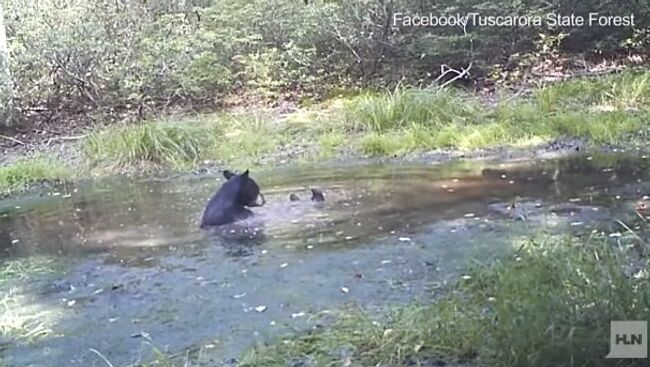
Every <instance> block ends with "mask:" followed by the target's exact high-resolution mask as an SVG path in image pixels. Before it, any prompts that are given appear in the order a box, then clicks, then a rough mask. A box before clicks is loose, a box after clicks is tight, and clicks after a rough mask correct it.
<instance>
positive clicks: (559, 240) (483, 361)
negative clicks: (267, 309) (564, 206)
mask: <svg viewBox="0 0 650 367" xmlns="http://www.w3.org/2000/svg"><path fill="white" fill-rule="evenodd" d="M628 244H629V243H628ZM513 245H514V246H515V248H517V249H518V250H517V251H516V252H515V253H514V254H512V255H511V256H509V257H507V258H504V259H502V260H500V261H498V262H496V263H493V264H475V265H474V266H473V267H472V268H471V270H470V271H469V273H468V275H467V276H465V277H463V279H462V280H460V282H459V283H458V284H457V285H456V286H455V287H454V288H453V289H452V290H451V291H450V292H449V294H447V295H446V296H444V297H443V298H442V299H439V300H437V301H435V302H434V303H432V304H426V305H424V304H412V305H409V306H406V307H401V308H398V309H396V310H394V312H392V313H390V314H389V315H387V316H386V317H385V318H380V319H379V320H373V319H372V318H371V317H368V316H367V315H364V314H363V313H362V312H359V313H353V314H347V315H345V316H344V317H342V318H341V319H340V320H339V321H338V322H337V323H335V324H334V325H333V326H332V327H329V328H326V329H325V330H323V331H316V332H310V333H307V334H303V335H300V336H297V337H289V338H288V339H283V340H278V341H277V342H276V343H274V344H271V345H269V346H259V347H257V348H255V349H253V350H251V351H249V352H248V353H247V354H246V355H245V356H244V358H243V360H242V362H241V364H240V365H241V366H257V367H263V366H269V367H270V366H278V367H279V366H288V365H309V366H341V365H343V366H419V365H422V366H433V365H438V363H442V362H451V363H455V362H459V363H467V364H468V365H481V366H569V365H571V366H605V365H607V366H611V365H621V366H623V365H625V366H632V365H645V364H644V363H647V362H645V361H642V360H618V361H612V360H606V359H604V358H603V357H604V356H605V355H606V354H607V352H608V347H609V325H610V320H645V319H647V316H648V314H650V277H649V275H648V273H647V270H644V271H638V270H634V271H627V269H628V267H627V261H628V260H629V259H630V255H633V254H636V252H635V250H634V249H631V247H623V246H621V247H612V246H611V243H609V242H608V241H606V240H605V239H602V238H591V239H587V240H578V239H575V238H568V237H555V236H549V235H538V236H536V237H534V238H533V239H530V240H526V241H523V242H522V243H516V244H513ZM637 255H638V254H637ZM637 255H634V256H633V257H636V256H637ZM641 261H645V262H646V263H647V259H646V260H641ZM646 265H647V264H646ZM641 268H643V267H641ZM645 269H647V267H646V268H645Z"/></svg>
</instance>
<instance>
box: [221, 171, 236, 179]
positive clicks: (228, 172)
mask: <svg viewBox="0 0 650 367" xmlns="http://www.w3.org/2000/svg"><path fill="white" fill-rule="evenodd" d="M234 175H235V174H234V173H232V171H230V170H225V171H223V177H225V178H226V180H230V178H231V177H232V176H234Z"/></svg>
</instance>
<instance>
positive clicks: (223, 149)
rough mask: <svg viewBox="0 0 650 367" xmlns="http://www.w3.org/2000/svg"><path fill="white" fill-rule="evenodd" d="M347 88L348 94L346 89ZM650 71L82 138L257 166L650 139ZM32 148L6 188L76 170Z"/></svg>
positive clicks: (1, 172) (125, 156)
mask: <svg viewBox="0 0 650 367" xmlns="http://www.w3.org/2000/svg"><path fill="white" fill-rule="evenodd" d="M346 98H347V99H346ZM649 120H650V72H624V73H621V74H617V75H610V76H603V77H599V78H591V79H577V80H570V81H566V82H561V83H554V84H550V85H548V86H545V87H543V88H540V89H537V90H534V91H533V93H532V97H531V98H526V97H519V98H514V99H505V98H504V99H502V100H501V101H499V102H497V103H496V105H491V106H487V105H485V104H483V103H481V102H480V101H479V100H478V99H477V98H476V96H473V95H471V94H468V93H464V92H462V91H455V90H448V89H445V90H437V89H418V88H407V87H398V88H395V89H394V90H392V91H387V92H366V93H358V92H356V91H355V93H354V94H350V95H348V96H346V97H345V98H333V99H330V100H328V101H327V102H325V103H323V104H322V105H315V106H312V107H310V108H309V109H308V110H302V111H298V112H295V113H292V114H290V115H289V116H288V117H286V118H282V119H278V117H277V116H272V115H265V114H237V115H232V114H214V115H205V116H199V117H185V118H180V119H175V120H171V119H168V120H157V121H148V122H143V123H140V124H135V125H114V126H109V127H106V128H99V129H97V130H96V131H94V132H93V133H91V134H90V135H89V136H88V137H87V139H85V140H84V141H83V142H82V144H81V149H82V150H83V152H84V153H85V156H86V157H87V158H88V159H87V162H88V166H89V167H80V169H82V170H83V171H86V170H87V171H88V172H89V173H95V174H100V175H101V174H106V173H107V171H108V173H110V172H113V171H114V168H118V169H119V171H127V172H131V171H136V172H142V171H144V172H147V171H150V170H157V169H170V168H171V169H174V170H181V171H182V170H188V169H193V168H195V167H197V166H198V165H200V164H202V162H203V161H206V160H208V161H215V162H218V163H220V164H223V165H246V166H256V165H261V164H266V163H268V162H279V161H283V162H286V161H291V160H293V161H296V160H298V161H313V160H322V159H329V158H334V157H336V156H337V155H340V154H347V153H352V154H355V153H359V154H361V155H368V156H388V155H398V156H400V155H405V154H408V153H411V152H420V151H427V150H435V149H458V150H464V151H470V150H475V149H481V148H490V147H495V146H517V147H526V146H530V145H533V144H542V143H544V142H548V141H551V140H553V139H556V138H559V137H568V138H579V139H584V140H586V141H588V142H589V143H590V144H593V145H602V144H625V145H628V146H632V145H636V146H639V147H645V146H647V139H648V138H650V126H649V124H648V121H649ZM69 171H72V169H67V170H66V169H65V168H64V166H63V165H61V164H57V163H54V162H49V161H47V160H45V159H42V158H34V159H29V160H25V161H22V162H19V163H17V164H14V165H12V166H9V167H4V168H0V192H3V193H5V194H6V193H10V192H15V191H19V190H20V189H23V188H24V187H26V186H28V185H29V184H30V183H33V182H38V181H41V180H50V179H54V180H56V179H61V178H65V177H68V176H69Z"/></svg>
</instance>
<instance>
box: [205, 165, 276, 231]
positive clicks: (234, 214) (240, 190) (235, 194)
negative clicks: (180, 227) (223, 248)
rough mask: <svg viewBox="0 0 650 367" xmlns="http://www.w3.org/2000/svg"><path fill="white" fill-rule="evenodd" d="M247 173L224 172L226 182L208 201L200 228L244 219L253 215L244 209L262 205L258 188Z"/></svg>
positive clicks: (261, 197)
mask: <svg viewBox="0 0 650 367" xmlns="http://www.w3.org/2000/svg"><path fill="white" fill-rule="evenodd" d="M248 173H249V172H248V170H246V171H245V172H244V173H242V174H240V175H237V174H235V173H232V172H231V171H224V173H223V175H224V177H226V179H227V181H226V182H225V183H224V184H223V185H222V186H221V188H220V189H219V191H217V192H216V193H215V194H214V195H213V196H212V198H210V200H209V201H208V204H207V206H206V208H205V211H204V212H203V218H202V219H201V228H205V227H208V226H220V225H223V224H228V223H232V222H235V221H237V220H241V219H246V218H248V217H250V216H251V215H253V212H251V211H250V210H248V209H247V208H246V207H255V206H262V205H264V203H265V200H264V197H263V196H262V195H261V194H260V188H259V186H258V185H257V183H256V182H255V180H253V179H252V178H250V177H249V175H248Z"/></svg>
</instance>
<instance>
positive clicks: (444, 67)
mask: <svg viewBox="0 0 650 367" xmlns="http://www.w3.org/2000/svg"><path fill="white" fill-rule="evenodd" d="M462 29H463V34H464V35H465V36H467V25H463V28H462ZM473 65H474V40H473V39H472V38H471V37H470V39H469V65H467V67H466V68H461V69H460V70H456V69H454V68H452V67H450V66H449V65H445V64H443V65H441V66H440V76H438V78H436V81H435V83H436V84H437V83H438V82H439V81H440V80H441V79H442V78H443V77H444V76H445V75H447V74H449V73H455V74H456V76H455V77H453V78H451V79H449V80H447V81H446V82H444V83H443V84H442V85H440V86H438V89H443V88H445V87H446V86H448V85H449V84H451V83H453V82H455V81H456V80H458V79H460V78H464V77H465V76H466V75H467V74H469V71H470V70H471V69H472V66H473Z"/></svg>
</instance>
